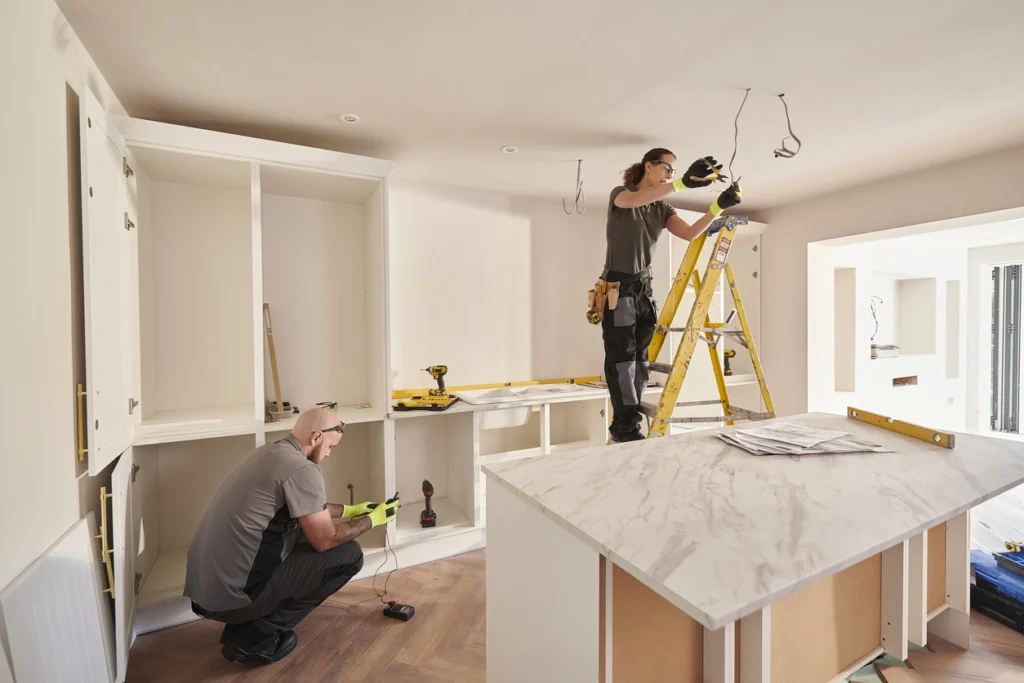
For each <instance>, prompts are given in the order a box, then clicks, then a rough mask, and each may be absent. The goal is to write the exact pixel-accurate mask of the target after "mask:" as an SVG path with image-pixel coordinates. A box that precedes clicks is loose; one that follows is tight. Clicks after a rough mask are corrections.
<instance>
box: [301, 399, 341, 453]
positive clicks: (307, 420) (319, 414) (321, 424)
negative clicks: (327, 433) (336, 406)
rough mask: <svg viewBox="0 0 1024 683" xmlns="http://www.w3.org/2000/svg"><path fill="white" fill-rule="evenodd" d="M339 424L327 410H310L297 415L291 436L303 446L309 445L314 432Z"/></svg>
mask: <svg viewBox="0 0 1024 683" xmlns="http://www.w3.org/2000/svg"><path fill="white" fill-rule="evenodd" d="M340 423H341V420H339V419H338V416H337V415H335V414H334V413H332V412H331V411H330V410H328V409H327V408H311V409H309V410H307V411H306V412H304V413H302V414H301V415H299V419H298V421H296V423H295V428H294V429H292V436H294V437H295V438H296V439H298V441H299V443H301V444H302V445H303V446H305V445H308V444H309V441H310V438H311V437H312V436H313V433H314V432H322V431H323V430H325V429H330V428H331V427H336V426H338V424H340Z"/></svg>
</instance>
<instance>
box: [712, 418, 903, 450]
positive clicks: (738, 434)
mask: <svg viewBox="0 0 1024 683" xmlns="http://www.w3.org/2000/svg"><path fill="white" fill-rule="evenodd" d="M717 436H718V438H719V439H721V440H722V441H725V442H726V443H729V444H732V445H733V446H738V447H739V448H742V449H743V450H745V451H747V452H748V453H753V454H754V455H828V454H836V453H892V452H893V450H892V449H890V448H884V447H883V446H882V445H881V444H873V443H868V442H866V441H860V440H858V439H855V438H853V435H852V434H849V433H847V432H839V431H835V430H833V429H820V428H815V427H805V426H803V425H798V424H792V423H789V422H778V423H775V424H770V425H764V426H761V427H751V428H749V429H731V430H728V431H724V432H719V433H718V434H717Z"/></svg>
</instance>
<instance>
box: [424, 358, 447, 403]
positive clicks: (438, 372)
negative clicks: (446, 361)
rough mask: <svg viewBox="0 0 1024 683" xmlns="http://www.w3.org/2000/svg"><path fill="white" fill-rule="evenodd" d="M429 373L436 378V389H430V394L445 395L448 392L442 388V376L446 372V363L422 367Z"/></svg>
mask: <svg viewBox="0 0 1024 683" xmlns="http://www.w3.org/2000/svg"><path fill="white" fill-rule="evenodd" d="M424 370H426V371H427V372H429V373H430V376H431V377H433V378H434V379H436V380H437V389H431V390H430V395H431V396H447V395H448V394H447V393H446V392H445V390H444V376H445V375H446V374H447V373H448V366H447V365H431V366H430V367H429V368H424Z"/></svg>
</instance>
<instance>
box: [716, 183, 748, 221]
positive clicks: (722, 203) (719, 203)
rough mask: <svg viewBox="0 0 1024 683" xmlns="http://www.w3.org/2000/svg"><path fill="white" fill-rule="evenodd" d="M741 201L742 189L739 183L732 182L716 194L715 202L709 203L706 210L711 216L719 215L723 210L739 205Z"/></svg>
mask: <svg viewBox="0 0 1024 683" xmlns="http://www.w3.org/2000/svg"><path fill="white" fill-rule="evenodd" d="M741 201H743V189H742V188H740V185H739V183H733V184H732V185H730V186H729V188H728V189H727V190H725V191H724V192H722V194H720V195H718V199H716V200H715V203H714V204H712V205H711V208H710V209H709V210H708V211H709V212H710V213H711V215H712V216H721V215H722V212H723V211H725V210H726V209H731V208H732V207H734V206H737V205H739V203H740V202H741Z"/></svg>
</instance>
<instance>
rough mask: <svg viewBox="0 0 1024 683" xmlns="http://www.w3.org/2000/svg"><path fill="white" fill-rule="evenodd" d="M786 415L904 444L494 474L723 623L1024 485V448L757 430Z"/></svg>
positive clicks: (695, 613)
mask: <svg viewBox="0 0 1024 683" xmlns="http://www.w3.org/2000/svg"><path fill="white" fill-rule="evenodd" d="M775 421H779V422H795V423H799V424H806V425H809V426H816V427H823V428H826V429H837V430H842V431H846V432H849V433H851V434H853V435H855V436H860V437H863V438H865V439H866V440H871V441H873V442H874V443H880V444H882V445H885V446H887V447H889V448H892V449H894V450H895V451H896V452H894V453H856V454H843V455H829V456H825V455H814V456H801V457H796V456H754V455H750V454H748V453H747V452H745V451H743V450H741V449H739V448H735V447H732V446H730V445H728V444H726V443H725V442H723V441H721V440H720V439H718V438H717V437H715V436H714V434H715V432H717V431H719V430H720V429H723V428H716V429H711V430H705V431H700V432H694V433H692V434H684V435H679V436H673V437H663V438H657V439H651V440H647V441H639V442H631V443H624V444H613V445H609V446H598V447H594V448H585V449H580V450H575V451H567V452H564V453H559V454H555V455H550V456H542V457H537V458H529V459H525V460H519V461H512V462H502V463H495V464H492V465H486V466H484V467H483V470H484V471H485V472H486V473H487V476H488V477H490V478H491V480H492V485H493V482H494V481H497V482H498V483H500V484H501V485H503V486H505V487H506V488H507V489H509V490H510V491H512V492H513V493H515V494H517V495H518V496H520V497H521V498H522V499H524V500H526V501H527V502H528V503H530V504H532V505H535V506H536V507H537V509H538V510H539V511H540V512H542V513H543V514H545V515H547V516H548V517H550V518H551V519H553V520H554V521H555V522H557V523H558V524H560V525H561V526H562V527H564V528H565V529H567V530H568V531H570V532H571V533H573V534H574V535H575V536H577V537H578V538H580V539H581V540H582V541H584V542H585V543H587V544H589V545H590V546H592V547H593V548H594V549H595V550H597V551H598V552H600V553H602V554H603V555H605V556H606V557H608V558H609V559H611V560H612V561H614V562H615V563H616V564H618V565H619V566H620V567H622V568H623V569H624V570H626V571H627V572H629V573H630V574H632V575H633V576H634V577H636V578H637V579H638V580H640V581H641V582H643V583H644V584H646V585H647V586H649V587H650V588H651V589H652V590H654V591H655V592H657V593H658V594H660V595H661V596H662V597H664V598H665V599H666V600H668V601H670V602H671V603H673V604H674V605H676V606H677V607H679V608H680V609H682V610H683V611H684V612H686V613H687V614H688V615H689V616H690V617H692V618H693V619H695V620H697V621H698V622H700V623H701V624H703V625H704V626H706V627H708V628H710V629H717V628H719V627H721V626H724V625H726V624H728V623H730V622H732V621H735V620H737V619H740V618H742V617H744V616H746V615H748V614H750V613H752V612H754V611H756V610H758V609H760V608H762V607H764V606H766V605H769V604H771V603H773V602H775V601H777V600H778V599H780V598H782V597H784V596H786V595H789V594H791V593H794V592H796V591H797V590H799V589H801V588H803V587H805V586H807V585H810V584H813V583H815V582H816V581H818V580H820V579H822V578H825V577H827V576H829V575H831V574H834V573H836V572H838V571H841V570H843V569H845V568H847V567H850V566H853V565H854V564H856V563H858V562H860V561H862V560H864V559H866V558H868V557H871V556H872V555H875V554H877V553H879V552H881V551H883V550H885V549H887V548H889V547H891V546H893V545H895V544H896V543H898V542H900V541H902V540H904V539H906V538H909V537H911V536H913V535H915V534H918V533H921V532H923V531H926V530H927V529H929V528H931V527H933V526H935V525H936V524H939V523H941V522H944V521H946V520H948V519H951V518H952V517H955V516H956V515H958V514H960V513H961V512H963V511H965V510H968V509H970V508H972V507H974V506H975V505H977V504H979V503H981V502H983V501H985V500H988V499H990V498H992V497H994V496H996V495H998V494H1000V493H1002V492H1004V491H1006V490H1008V489H1010V488H1012V487H1014V486H1016V485H1018V484H1021V483H1024V443H1019V442H1015V441H1007V440H1002V439H995V438H990V437H984V436H975V435H969V434H961V433H957V435H956V447H955V448H954V449H952V450H949V449H945V448H941V447H938V446H934V445H932V444H930V443H927V442H923V441H918V440H916V439H912V438H909V437H905V436H902V435H899V434H896V433H894V432H890V431H888V430H883V429H880V428H877V427H873V426H870V425H865V424H862V423H860V422H856V421H854V420H849V419H847V418H846V417H845V416H837V415H828V414H819V413H810V414H805V415H798V416H790V417H785V418H779V419H777V420H771V421H764V422H759V423H757V424H759V425H763V424H767V423H768V422H775ZM747 424H750V423H747Z"/></svg>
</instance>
